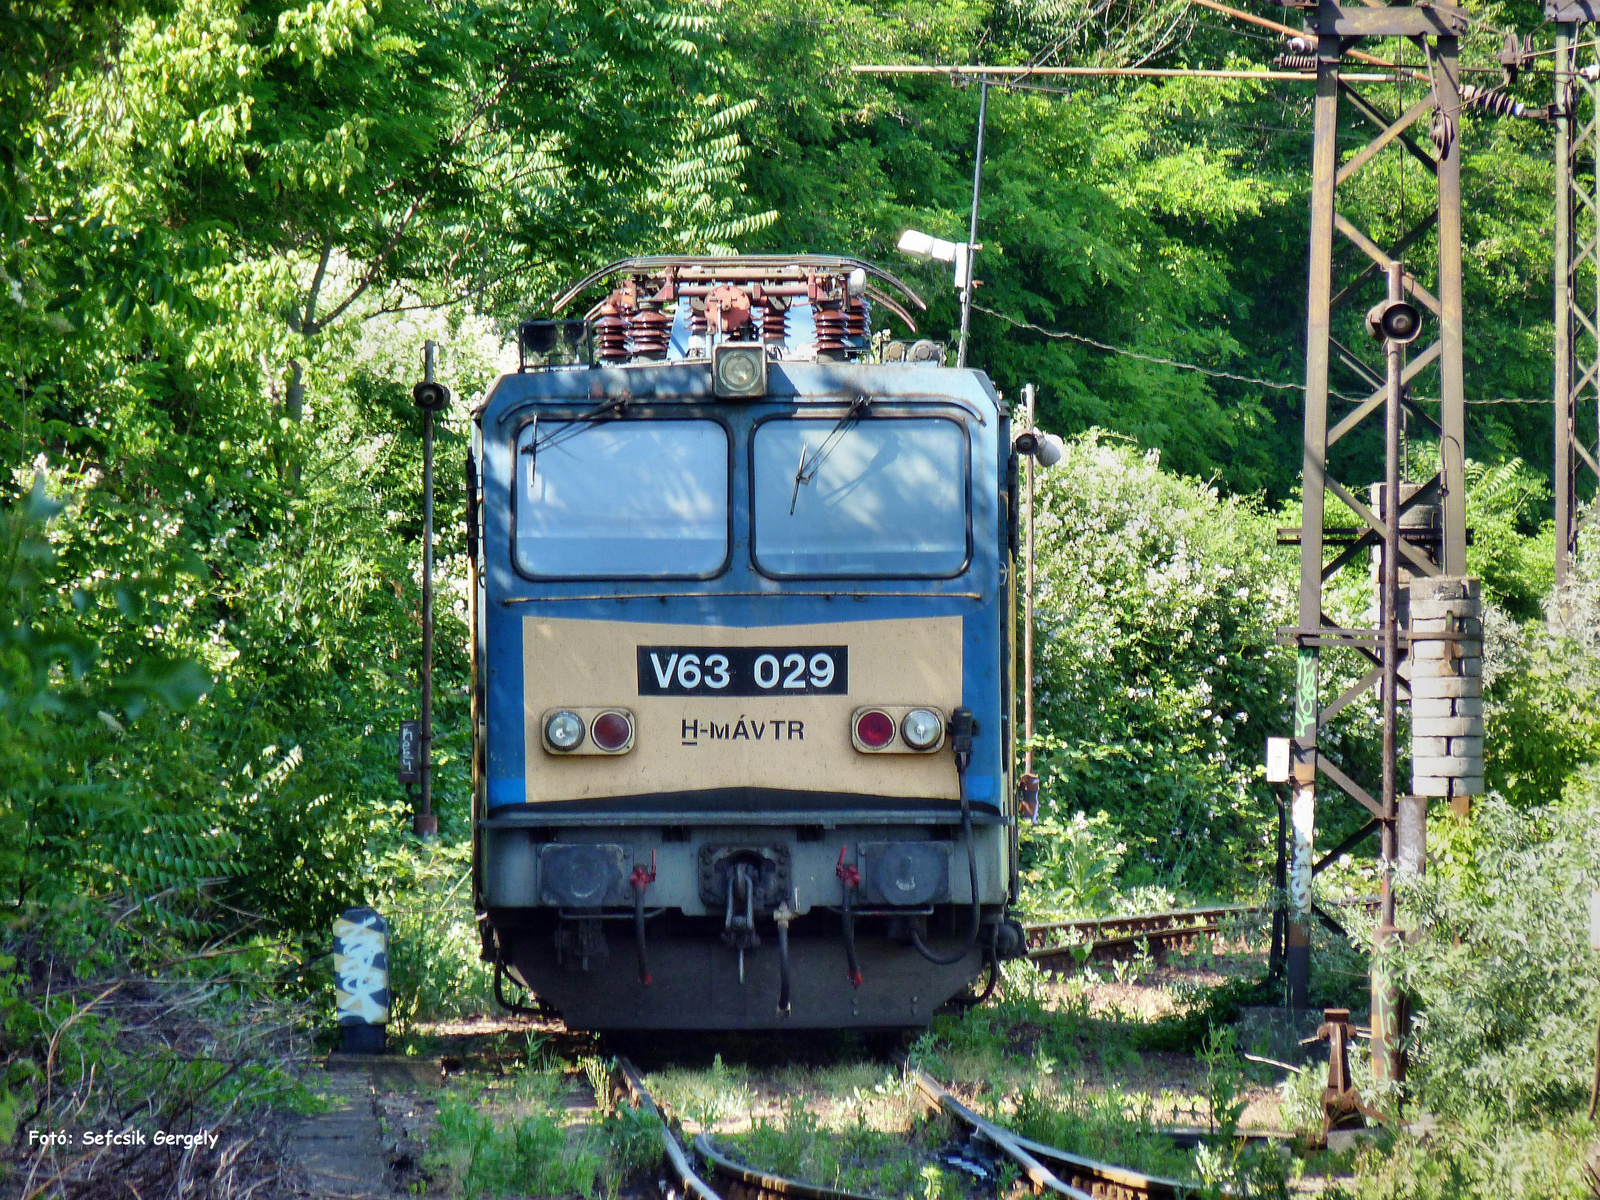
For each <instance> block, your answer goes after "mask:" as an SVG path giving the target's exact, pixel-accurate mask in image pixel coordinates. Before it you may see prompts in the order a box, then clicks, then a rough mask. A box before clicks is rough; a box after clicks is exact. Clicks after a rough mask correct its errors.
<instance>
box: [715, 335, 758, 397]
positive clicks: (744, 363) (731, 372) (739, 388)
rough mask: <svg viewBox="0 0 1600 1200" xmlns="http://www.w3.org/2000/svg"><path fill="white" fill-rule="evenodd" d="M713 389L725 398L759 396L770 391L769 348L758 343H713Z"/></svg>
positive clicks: (717, 394)
mask: <svg viewBox="0 0 1600 1200" xmlns="http://www.w3.org/2000/svg"><path fill="white" fill-rule="evenodd" d="M711 391H712V392H713V393H714V394H715V395H716V396H718V397H719V398H720V399H723V400H756V399H760V398H761V397H762V396H765V395H766V394H767V351H766V347H765V346H762V345H760V344H757V343H741V344H735V345H723V346H713V347H712V349H711Z"/></svg>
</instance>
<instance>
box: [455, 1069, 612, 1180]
mask: <svg viewBox="0 0 1600 1200" xmlns="http://www.w3.org/2000/svg"><path fill="white" fill-rule="evenodd" d="M527 1074H530V1075H532V1074H542V1072H528V1073H527ZM518 1082H519V1084H522V1083H523V1081H522V1080H519V1081H518ZM518 1091H519V1092H520V1093H521V1095H520V1096H519V1100H520V1105H519V1106H520V1107H524V1108H526V1109H527V1110H528V1111H527V1112H526V1115H523V1116H520V1117H510V1118H498V1117H497V1114H495V1113H494V1112H492V1111H491V1110H490V1109H489V1108H487V1107H486V1106H484V1105H483V1104H482V1103H481V1100H482V1097H481V1096H478V1095H473V1094H470V1093H456V1094H454V1095H452V1096H449V1097H447V1098H446V1099H445V1100H444V1101H442V1102H441V1103H440V1105H439V1119H438V1124H437V1126H436V1127H435V1130H434V1136H433V1149H432V1152H431V1153H430V1155H429V1158H428V1168H429V1170H430V1172H431V1173H433V1174H434V1175H435V1177H436V1178H440V1177H442V1178H443V1180H444V1181H445V1182H446V1183H447V1185H448V1187H449V1190H450V1192H451V1193H452V1194H455V1195H460V1196H465V1197H479V1196H505V1195H510V1194H513V1193H516V1194H519V1195H530V1194H531V1195H535V1196H548V1195H558V1194H561V1193H566V1192H577V1193H578V1194H579V1195H581V1196H584V1197H586V1198H587V1197H589V1196H592V1195H593V1194H594V1186H595V1181H596V1179H597V1178H599V1176H600V1175H601V1173H602V1171H603V1170H604V1169H605V1168H606V1166H607V1161H606V1158H605V1156H604V1155H603V1154H602V1153H601V1151H600V1150H599V1148H598V1146H597V1145H595V1144H594V1139H593V1137H592V1136H588V1137H585V1136H582V1135H575V1136H573V1137H570V1138H569V1136H568V1133H567V1131H566V1130H564V1129H563V1128H562V1127H561V1122H560V1120H559V1119H558V1117H557V1116H556V1114H555V1113H554V1112H553V1111H551V1110H550V1108H549V1107H548V1106H547V1104H546V1103H545V1099H546V1096H547V1095H548V1092H549V1088H548V1086H547V1085H546V1084H545V1083H544V1081H532V1085H531V1086H526V1087H519V1088H518Z"/></svg>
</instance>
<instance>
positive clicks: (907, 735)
mask: <svg viewBox="0 0 1600 1200" xmlns="http://www.w3.org/2000/svg"><path fill="white" fill-rule="evenodd" d="M900 736H901V737H903V738H904V739H905V741H906V745H908V746H910V747H911V748H912V749H913V750H931V749H933V747H935V746H937V745H938V744H939V739H940V738H941V737H943V736H944V720H943V719H942V718H941V717H940V716H939V714H938V713H936V712H930V711H929V710H928V709H926V708H913V709H912V710H911V711H910V712H908V713H907V714H906V715H905V717H904V718H903V719H902V720H901V722H900Z"/></svg>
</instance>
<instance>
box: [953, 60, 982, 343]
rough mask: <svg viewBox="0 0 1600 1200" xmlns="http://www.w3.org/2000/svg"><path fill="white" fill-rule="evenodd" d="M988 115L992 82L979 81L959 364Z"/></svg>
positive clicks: (969, 313) (969, 320)
mask: <svg viewBox="0 0 1600 1200" xmlns="http://www.w3.org/2000/svg"><path fill="white" fill-rule="evenodd" d="M988 115H989V85H988V84H987V83H980V84H979V85H978V150H977V153H976V154H975V155H974V156H973V160H972V220H971V221H970V222H968V224H967V253H966V256H965V257H966V264H965V265H966V268H967V269H966V272H965V274H966V279H964V280H963V279H962V278H961V275H962V271H961V270H960V268H957V270H956V286H957V287H960V288H961V343H960V345H959V346H958V348H957V349H956V366H958V367H964V366H966V365H967V329H968V327H969V326H970V325H971V324H972V252H973V251H974V250H976V249H977V248H978V195H979V192H980V191H981V190H982V188H983V126H984V120H985V118H986V117H987V116H988Z"/></svg>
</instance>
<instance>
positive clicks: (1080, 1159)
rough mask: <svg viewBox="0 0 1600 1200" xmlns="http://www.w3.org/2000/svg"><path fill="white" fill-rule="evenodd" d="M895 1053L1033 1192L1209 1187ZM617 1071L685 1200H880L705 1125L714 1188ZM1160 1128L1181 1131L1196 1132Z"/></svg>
mask: <svg viewBox="0 0 1600 1200" xmlns="http://www.w3.org/2000/svg"><path fill="white" fill-rule="evenodd" d="M895 1057H896V1061H897V1062H898V1063H899V1064H900V1066H901V1068H902V1069H903V1070H904V1071H905V1073H906V1076H907V1078H909V1079H910V1080H911V1082H912V1083H913V1084H914V1085H915V1086H916V1088H917V1090H918V1091H919V1092H921V1093H922V1095H923V1097H924V1098H925V1099H926V1100H927V1101H928V1102H929V1103H930V1105H931V1106H932V1107H934V1108H937V1109H940V1110H942V1111H943V1112H945V1113H947V1114H949V1115H950V1116H952V1117H954V1118H955V1119H956V1120H957V1121H959V1122H961V1123H962V1124H963V1125H965V1126H966V1127H967V1129H968V1131H969V1136H970V1137H971V1138H973V1139H974V1140H976V1141H979V1142H983V1143H986V1144H988V1145H989V1146H992V1147H993V1148H994V1149H995V1150H996V1151H998V1152H999V1153H1000V1154H1002V1155H1004V1156H1005V1157H1006V1158H1008V1159H1010V1160H1011V1161H1012V1162H1013V1163H1015V1164H1016V1166H1017V1169H1018V1170H1019V1171H1020V1172H1021V1175H1022V1176H1023V1177H1024V1178H1026V1179H1027V1180H1028V1182H1029V1184H1030V1185H1031V1186H1032V1190H1033V1192H1034V1193H1035V1194H1036V1195H1042V1194H1044V1193H1046V1192H1051V1193H1054V1194H1055V1195H1057V1196H1063V1197H1066V1198H1067V1200H1181V1198H1182V1197H1185V1196H1189V1195H1194V1194H1198V1193H1199V1192H1201V1191H1202V1190H1204V1189H1203V1185H1202V1184H1200V1183H1198V1182H1195V1181H1191V1180H1182V1179H1171V1178H1168V1177H1166V1176H1161V1175H1147V1174H1145V1173H1144V1172H1142V1171H1136V1170H1133V1169H1132V1168H1130V1167H1123V1166H1119V1165H1117V1164H1116V1163H1107V1162H1100V1161H1098V1160H1096V1159H1092V1158H1087V1157H1085V1156H1083V1155H1081V1154H1073V1153H1071V1152H1069V1151H1066V1150H1061V1149H1058V1148H1056V1147H1055V1146H1049V1145H1046V1144H1045V1143H1043V1142H1036V1141H1034V1140H1032V1139H1031V1138H1026V1137H1023V1136H1022V1135H1020V1134H1017V1133H1013V1132H1012V1131H1011V1130H1009V1129H1005V1128H1003V1127H1001V1126H999V1125H996V1124H995V1123H994V1122H993V1121H990V1120H988V1119H987V1118H986V1117H983V1116H980V1115H979V1114H978V1113H976V1112H974V1111H973V1110H972V1109H970V1108H968V1107H967V1106H966V1105H965V1104H963V1103H962V1102H961V1101H960V1100H959V1099H957V1098H956V1096H955V1095H954V1094H953V1093H951V1091H950V1090H949V1089H948V1088H946V1087H945V1086H944V1085H943V1084H941V1083H940V1082H939V1081H938V1080H936V1079H935V1078H933V1076H931V1075H929V1074H928V1073H927V1072H926V1071H924V1070H923V1069H922V1068H920V1067H917V1066H914V1065H912V1063H911V1062H910V1061H909V1060H908V1059H907V1058H906V1057H905V1055H903V1054H900V1055H896V1056H895ZM616 1076H617V1078H618V1079H619V1080H620V1082H621V1085H622V1088H623V1090H625V1091H626V1092H627V1093H628V1095H629V1097H630V1099H631V1100H632V1101H633V1104H634V1106H635V1107H636V1108H638V1109H639V1110H640V1111H641V1112H644V1113H647V1114H648V1115H649V1116H651V1117H653V1118H654V1119H655V1120H656V1121H657V1122H658V1124H659V1125H660V1128H661V1145H662V1150H663V1152H664V1156H665V1158H666V1160H667V1163H668V1164H669V1166H670V1167H671V1169H672V1172H673V1174H674V1175H675V1176H676V1178H677V1180H678V1184H679V1186H680V1187H681V1188H682V1189H683V1196H684V1198H685V1200H690V1198H691V1197H692V1198H693V1200H768V1198H773V1200H880V1198H878V1197H874V1196H870V1195H864V1194H862V1193H859V1192H850V1191H844V1190H841V1189H837V1188H829V1187H823V1186H821V1185H819V1184H814V1183H804V1182H801V1181H800V1180H796V1179H789V1178H786V1177H784V1176H782V1175H772V1174H769V1173H767V1172H765V1171H761V1170H758V1169H756V1168H754V1167H750V1166H746V1165H745V1164H743V1163H740V1162H738V1161H736V1160H734V1159H732V1158H730V1157H728V1156H727V1155H726V1154H724V1153H723V1152H722V1151H720V1150H719V1149H717V1147H716V1145H715V1143H714V1142H713V1141H712V1140H711V1138H710V1137H709V1136H708V1135H707V1134H706V1133H704V1132H701V1133H699V1134H698V1135H696V1137H695V1140H694V1148H695V1152H696V1153H697V1154H698V1155H699V1156H700V1158H701V1159H702V1160H703V1162H704V1163H705V1164H706V1166H707V1167H708V1168H709V1174H710V1176H711V1177H712V1178H713V1179H714V1180H716V1181H717V1182H718V1184H720V1185H721V1186H720V1187H714V1186H713V1185H712V1184H711V1183H708V1182H707V1181H706V1180H705V1179H704V1178H702V1177H701V1176H700V1175H699V1174H697V1173H696V1170H695V1168H694V1166H693V1165H692V1164H691V1162H690V1160H689V1155H688V1154H687V1153H686V1152H685V1150H684V1148H683V1145H682V1144H681V1143H680V1142H679V1141H678V1138H677V1135H676V1134H674V1133H673V1131H672V1126H671V1124H670V1123H669V1122H668V1120H667V1117H666V1115H665V1114H663V1113H662V1111H661V1109H660V1107H659V1106H658V1105H657V1104H656V1102H655V1100H654V1098H653V1097H651V1095H650V1092H649V1089H648V1088H646V1086H645V1083H644V1077H643V1076H642V1075H640V1073H639V1071H638V1069H637V1068H635V1067H634V1065H633V1064H632V1063H631V1062H629V1061H628V1060H627V1059H626V1058H618V1059H617V1060H616ZM1163 1132H1168V1133H1169V1134H1170V1135H1173V1136H1178V1137H1181V1136H1183V1135H1189V1134H1195V1133H1198V1132H1199V1131H1192V1130H1171V1131H1163ZM1259 1136H1267V1137H1273V1136H1279V1135H1274V1134H1267V1135H1259ZM1223 1192H1224V1194H1230V1192H1231V1189H1228V1188H1226V1187H1224V1188H1223Z"/></svg>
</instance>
